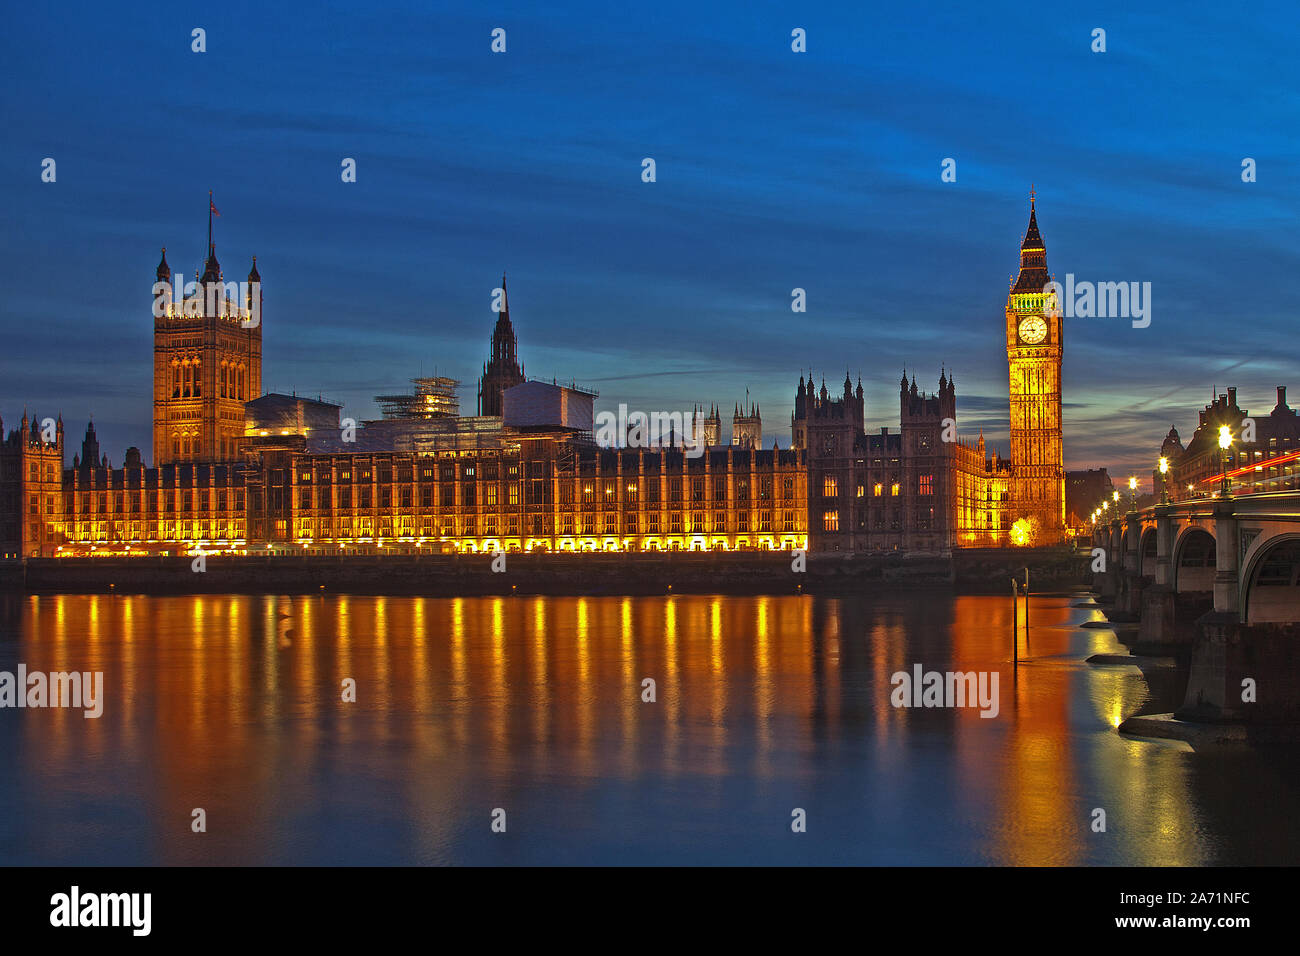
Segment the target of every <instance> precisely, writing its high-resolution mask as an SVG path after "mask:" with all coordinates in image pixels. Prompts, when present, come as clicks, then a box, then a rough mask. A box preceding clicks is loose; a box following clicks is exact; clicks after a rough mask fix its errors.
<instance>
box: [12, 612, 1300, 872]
mask: <svg viewBox="0 0 1300 956" xmlns="http://www.w3.org/2000/svg"><path fill="white" fill-rule="evenodd" d="M1069 604H1070V600H1069V599H1067V598H1042V599H1037V600H1036V602H1035V604H1034V607H1033V618H1032V619H1033V625H1034V627H1033V630H1032V631H1031V633H1030V634H1029V636H1028V637H1027V638H1026V639H1024V640H1023V642H1022V644H1021V647H1020V655H1021V663H1020V665H1019V666H1018V667H1014V666H1013V664H1012V649H1011V646H1010V639H1009V633H1010V615H1011V609H1010V606H1009V601H1008V600H1006V599H999V598H988V597H956V598H954V597H947V596H942V595H938V596H936V595H924V596H920V595H895V596H889V597H881V598H861V599H851V600H848V599H846V600H827V599H814V598H811V597H807V596H788V597H744V598H740V597H718V596H685V595H673V596H670V597H663V598H630V597H608V598H605V597H593V598H544V597H510V598H498V597H485V598H448V599H441V598H429V597H416V598H405V597H403V598H393V597H363V596H345V595H329V596H324V595H321V596H309V597H292V598H291V597H274V596H267V597H242V596H229V595H223V596H196V597H188V598H171V597H161V598H159V597H142V596H129V595H113V596H84V595H53V596H41V597H35V596H28V597H0V669H4V670H9V671H12V670H14V669H15V667H16V664H17V662H19V661H21V662H23V663H25V664H26V665H27V667H28V669H29V670H43V671H57V670H69V669H77V670H92V671H93V670H102V671H103V672H104V675H105V680H104V682H105V698H106V701H105V709H104V716H103V717H102V718H101V719H99V720H86V719H84V718H83V717H82V716H81V713H80V711H67V710H22V711H18V710H6V711H0V758H2V759H4V761H5V765H6V766H7V767H8V768H10V770H11V771H12V772H11V773H9V774H6V775H4V776H3V778H0V857H2V858H3V859H4V860H5V861H6V862H12V863H127V864H133V863H151V862H158V863H200V862H219V863H338V862H364V863H400V862H416V863H568V862H601V863H611V862H614V863H617V862H646V863H671V862H733V863H735V862H768V863H805V862H820V863H973V864H989V863H992V864H1022V865H1023V864H1029V865H1036V864H1079V863H1083V864H1098V863H1102V864H1106V863H1112V864H1113V863H1123V864H1159V865H1165V864H1175V865H1181V864H1202V863H1258V862H1275V863H1291V862H1294V861H1295V858H1296V855H1297V854H1296V850H1297V847H1298V846H1300V840H1298V837H1300V829H1298V824H1297V823H1296V822H1295V821H1294V820H1293V819H1292V815H1291V814H1289V812H1288V808H1289V807H1290V806H1293V805H1294V803H1295V799H1296V797H1297V795H1300V785H1297V775H1296V769H1295V763H1294V760H1292V759H1290V758H1287V759H1279V758H1277V756H1276V755H1272V754H1244V755H1230V756H1216V755H1213V754H1196V753H1192V752H1191V751H1190V750H1189V749H1188V748H1186V747H1185V746H1181V745H1170V744H1160V743H1152V742H1146V741H1134V740H1128V739H1124V738H1121V737H1119V736H1118V735H1117V734H1115V732H1114V727H1115V725H1116V724H1117V723H1118V721H1119V720H1121V719H1122V718H1123V717H1125V716H1127V715H1129V714H1132V713H1134V712H1137V711H1138V710H1139V709H1142V710H1146V711H1153V710H1155V711H1158V710H1168V709H1171V708H1172V706H1173V705H1174V704H1175V702H1176V699H1177V695H1178V693H1179V688H1178V681H1177V678H1176V675H1174V674H1173V673H1172V672H1168V671H1166V672H1156V673H1153V674H1151V675H1149V676H1147V677H1144V676H1143V675H1142V674H1141V673H1139V672H1138V671H1137V669H1136V668H1131V667H1127V668H1123V667H1122V668H1097V667H1093V666H1090V665H1087V664H1085V663H1083V659H1084V658H1085V657H1086V656H1087V655H1089V654H1091V653H1095V652H1098V651H1116V650H1118V649H1119V648H1118V645H1116V644H1115V643H1114V638H1113V635H1111V634H1110V633H1109V632H1106V631H1092V630H1090V631H1084V630H1080V629H1078V628H1077V626H1076V625H1077V624H1078V623H1080V622H1081V621H1083V620H1085V619H1087V618H1088V617H1089V616H1090V613H1091V612H1089V611H1086V610H1082V609H1072V608H1070V607H1069ZM918 663H919V664H921V665H923V667H924V668H925V669H926V670H939V671H947V670H961V671H996V672H997V674H998V680H999V689H1000V692H1001V693H1000V703H999V708H1000V709H999V714H998V716H997V717H996V718H995V719H986V718H982V717H980V715H979V710H978V708H970V709H947V708H934V709H924V708H920V709H908V708H895V707H893V706H892V705H891V704H890V700H889V697H890V690H891V689H892V688H891V682H890V679H891V676H892V675H893V674H894V673H895V672H897V671H905V670H910V668H911V667H912V666H913V665H914V664H918ZM646 678H651V679H653V680H654V681H655V697H656V699H655V701H654V702H653V703H647V702H645V701H643V699H642V694H643V685H642V682H643V680H645V679H646ZM347 679H352V680H354V681H355V682H356V701H355V702H354V703H351V702H346V701H345V700H344V699H343V686H344V681H345V680H347ZM1244 799H1249V800H1252V801H1254V802H1253V803H1252V804H1251V806H1252V810H1251V813H1250V814H1249V822H1248V824H1246V823H1243V821H1242V814H1241V812H1240V810H1241V806H1242V801H1243V800H1244ZM195 807H203V808H204V809H205V811H206V813H207V819H208V828H209V829H208V832H207V833H206V834H202V835H196V834H193V833H192V832H191V831H190V826H189V824H190V813H191V810H192V809H193V808H195ZM494 807H503V808H506V809H507V812H508V814H509V821H510V824H509V826H510V830H509V833H510V834H513V835H515V836H514V838H500V837H494V836H493V835H492V834H491V833H490V832H489V828H488V821H489V816H490V813H491V810H492V809H493V808H494ZM794 807H803V808H805V809H806V810H807V812H808V819H809V827H808V832H807V833H806V834H803V835H801V836H799V837H794V836H793V835H792V834H790V831H789V820H790V812H791V809H792V808H794ZM1094 808H1102V809H1104V810H1105V811H1106V815H1107V832H1106V833H1094V832H1093V831H1092V829H1091V826H1090V824H1091V822H1092V813H1093V810H1094ZM520 833H524V834H526V838H520V837H518V835H519V834H520Z"/></svg>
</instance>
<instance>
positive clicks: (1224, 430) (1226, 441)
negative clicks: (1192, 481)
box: [1219, 425, 1232, 498]
mask: <svg viewBox="0 0 1300 956" xmlns="http://www.w3.org/2000/svg"><path fill="white" fill-rule="evenodd" d="M1231 447H1232V432H1231V431H1230V430H1229V429H1228V426H1227V425H1220V426H1219V467H1220V469H1221V470H1222V472H1223V486H1222V488H1221V489H1220V493H1221V494H1222V495H1223V497H1224V498H1226V497H1228V495H1229V493H1230V486H1229V484H1228V449H1229V448H1231Z"/></svg>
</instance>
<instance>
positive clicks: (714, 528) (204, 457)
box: [0, 199, 1065, 558]
mask: <svg viewBox="0 0 1300 956" xmlns="http://www.w3.org/2000/svg"><path fill="white" fill-rule="evenodd" d="M195 276H196V281H195V282H194V283H192V285H193V287H194V290H193V296H192V297H190V296H189V288H190V286H189V285H186V286H185V290H186V294H185V297H183V299H182V300H181V301H177V302H171V301H170V300H168V301H166V302H164V303H163V304H162V307H161V308H160V307H157V305H156V306H155V309H154V356H153V359H154V361H153V448H152V454H151V458H152V460H151V461H146V459H145V457H144V455H143V454H142V453H141V452H140V451H139V450H138V449H136V448H130V449H127V451H126V453H125V456H124V459H123V461H122V463H121V464H120V465H114V464H113V463H112V462H110V460H109V458H108V456H107V454H104V453H102V452H101V450H100V447H99V443H98V439H97V437H96V435H95V430H94V426H93V424H91V425H89V426H87V428H86V431H85V435H84V437H83V439H82V442H81V447H80V450H79V451H77V452H76V453H75V454H74V455H73V456H72V460H71V462H70V463H69V462H68V461H67V459H66V457H65V453H66V450H67V449H65V436H64V425H63V421H62V418H61V417H58V416H55V417H53V418H50V417H44V418H42V417H40V416H39V415H37V416H31V417H29V416H28V414H27V413H26V412H24V414H23V417H22V420H21V422H20V424H19V426H18V428H16V429H13V430H11V431H10V432H9V434H8V435H7V436H5V437H4V439H3V441H2V442H0V557H6V558H17V557H24V558H26V557H60V556H82V555H140V554H173V555H180V554H192V553H234V554H244V553H263V554H265V553H271V554H277V553H283V554H288V553H296V554H301V553H309V554H313V553H319V554H338V553H344V554H346V553H386V552H391V551H401V552H406V551H415V550H417V549H428V550H431V551H454V552H483V551H489V552H495V551H497V550H502V551H513V550H519V551H536V550H543V551H674V550H782V549H802V548H807V549H809V550H811V551H814V552H835V551H839V552H847V553H853V552H859V553H861V552H880V551H909V552H940V553H941V552H945V551H950V550H951V549H954V548H970V547H997V546H1005V545H1008V544H1017V545H1023V544H1049V543H1054V542H1057V541H1060V540H1062V538H1063V537H1064V535H1065V502H1064V489H1065V474H1064V469H1063V458H1062V431H1061V359H1062V339H1061V331H1062V330H1061V320H1060V317H1059V315H1052V314H1050V313H1049V311H1048V310H1045V309H1044V287H1045V286H1046V284H1047V283H1048V281H1049V280H1050V273H1049V272H1048V269H1047V259H1046V248H1045V245H1044V243H1043V240H1042V237H1041V235H1040V234H1039V229H1038V222H1037V213H1036V211H1035V209H1034V207H1033V201H1032V199H1031V204H1030V215H1029V224H1028V227H1027V229H1026V231H1025V235H1024V239H1023V242H1022V244H1021V248H1020V271H1019V275H1018V277H1017V278H1016V279H1015V280H1014V281H1013V283H1012V285H1011V287H1010V289H1009V291H1008V294H1007V300H1006V306H1005V326H1004V334H1005V341H1006V350H1007V361H1008V372H1009V375H1008V383H1009V397H1010V426H1011V443H1010V451H1011V455H1010V458H1001V457H999V456H998V455H997V454H996V453H995V452H994V453H990V452H989V450H988V449H987V448H986V447H985V442H984V437H983V434H982V432H981V433H980V435H979V436H978V438H976V439H974V440H971V439H968V438H961V437H959V436H958V434H957V430H956V429H957V386H956V382H955V376H954V374H950V370H948V369H942V370H940V374H939V378H938V380H937V389H936V390H935V391H934V392H933V393H927V392H926V391H925V390H923V389H922V388H920V387H919V386H918V383H917V380H916V378H915V375H913V376H912V377H911V378H910V380H909V377H908V375H907V374H906V373H904V375H903V378H902V380H901V381H900V382H899V390H898V414H899V419H898V421H899V424H898V427H897V428H891V427H888V426H885V427H881V428H879V430H878V431H873V432H868V430H867V409H866V407H865V404H864V399H863V388H862V383H861V381H860V380H859V381H858V382H857V384H856V387H855V386H854V383H853V382H852V381H851V380H850V379H849V378H848V377H847V376H846V377H845V379H844V381H843V383H842V387H840V386H836V390H835V391H834V392H833V393H832V391H831V390H830V389H828V387H827V385H826V382H825V380H824V378H823V379H822V380H821V382H820V383H818V382H816V381H814V379H813V377H812V374H811V373H809V375H808V377H807V378H806V379H805V378H804V377H803V376H802V375H801V376H800V379H799V383H798V385H797V387H796V388H795V391H794V401H793V411H792V413H791V418H790V437H789V441H788V442H786V443H785V445H786V447H784V448H782V447H779V445H780V444H781V443H780V442H779V441H776V442H773V445H772V447H770V448H764V447H763V444H764V439H763V430H762V419H761V411H760V409H759V408H758V406H757V405H750V404H748V402H747V403H746V405H745V407H743V408H742V407H741V406H740V404H739V403H737V404H736V406H735V413H734V416H733V419H732V433H731V435H730V438H729V440H728V441H725V442H724V440H723V436H722V428H721V424H722V423H721V416H720V414H719V413H718V411H717V409H716V406H715V407H713V408H711V409H710V413H709V415H708V417H707V419H704V418H703V415H702V414H701V416H700V417H701V418H702V419H703V422H702V424H703V443H704V445H705V447H704V448H703V451H702V453H698V454H691V455H688V454H686V453H685V450H684V449H683V448H681V447H674V446H673V445H672V444H671V443H666V444H664V445H663V446H661V447H657V446H655V445H654V444H653V443H652V444H651V447H633V444H635V443H626V444H619V445H617V446H615V447H602V446H601V445H600V444H598V443H597V442H596V441H595V440H594V439H593V429H592V420H593V419H592V403H593V401H594V399H595V397H596V396H595V393H594V392H590V391H588V390H585V389H582V388H580V387H578V386H577V385H576V384H574V385H562V384H559V383H558V382H554V381H552V382H544V381H539V380H537V379H528V378H526V377H525V375H524V367H523V365H522V364H521V363H520V362H519V359H518V341H517V337H516V332H515V327H514V325H513V323H512V321H511V318H510V306H509V299H508V298H507V297H506V294H505V293H506V289H505V279H504V277H503V278H502V288H501V290H500V291H501V306H500V311H499V312H498V316H497V319H496V324H495V327H494V329H493V332H492V339H491V352H490V356H489V359H488V361H487V362H486V363H485V365H484V367H483V372H482V376H481V378H480V380H479V386H478V396H477V398H478V407H477V408H476V409H475V411H476V414H473V415H462V414H461V413H460V409H459V402H458V399H457V387H458V386H459V382H457V381H455V380H454V379H450V378H437V377H435V378H418V379H414V380H413V383H414V386H415V387H414V389H413V390H412V391H411V392H410V393H409V394H404V395H394V396H378V397H377V401H378V402H379V404H380V405H381V406H382V407H383V409H384V412H383V418H382V419H379V420H375V421H368V422H363V423H361V424H360V425H357V424H356V423H352V422H351V420H350V419H342V418H340V412H341V409H340V406H338V405H335V404H331V403H328V402H324V401H321V400H312V399H308V398H302V397H299V396H297V395H279V394H269V395H263V394H262V393H261V385H262V332H263V324H262V322H261V321H260V320H259V321H257V322H255V323H250V322H249V321H248V319H247V317H248V315H249V314H250V313H252V312H253V310H254V308H255V307H258V306H260V299H259V300H257V301H256V302H254V301H253V300H252V296H254V295H257V296H260V284H261V276H260V274H259V273H258V270H257V265H256V260H255V259H253V260H252V264H251V268H250V270H249V273H248V282H247V283H245V284H244V285H243V286H240V285H237V284H236V283H231V282H227V281H226V279H225V276H224V273H223V271H222V268H221V265H220V263H219V262H218V259H217V254H216V247H215V245H214V244H213V243H212V242H211V236H209V244H208V255H207V260H206V262H205V263H204V265H203V268H202V270H201V271H199V272H196V273H195ZM155 277H156V279H157V280H158V282H160V283H165V282H169V281H171V280H172V278H173V277H172V273H171V269H170V267H169V266H168V264H167V259H166V252H165V250H164V252H163V256H162V259H161V261H160V262H159V264H158V267H157V270H156V273H155ZM155 288H157V287H155ZM244 289H247V290H253V291H248V292H243V291H240V290H244ZM257 314H258V315H259V318H260V315H261V313H260V308H257ZM271 321H272V322H274V318H273V317H272V319H271ZM994 328H995V326H994V324H993V323H992V322H990V324H989V331H990V334H992V332H993V331H994ZM0 435H3V422H0Z"/></svg>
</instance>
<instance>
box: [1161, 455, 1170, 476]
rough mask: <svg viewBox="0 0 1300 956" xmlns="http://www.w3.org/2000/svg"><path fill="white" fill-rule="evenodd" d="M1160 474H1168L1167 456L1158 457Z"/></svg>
mask: <svg viewBox="0 0 1300 956" xmlns="http://www.w3.org/2000/svg"><path fill="white" fill-rule="evenodd" d="M1160 474H1162V475H1167V474H1169V459H1168V458H1161V459H1160Z"/></svg>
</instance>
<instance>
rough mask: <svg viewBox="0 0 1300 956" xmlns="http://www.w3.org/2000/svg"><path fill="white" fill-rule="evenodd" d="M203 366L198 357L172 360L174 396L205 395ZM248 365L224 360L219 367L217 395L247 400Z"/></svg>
mask: <svg viewBox="0 0 1300 956" xmlns="http://www.w3.org/2000/svg"><path fill="white" fill-rule="evenodd" d="M202 370H203V366H202V364H201V363H200V361H199V359H197V358H187V359H181V360H180V361H173V362H172V398H200V397H202V395H203V374H202ZM247 372H248V369H247V366H245V365H244V364H243V363H239V364H235V363H233V362H222V363H221V365H220V367H219V368H218V369H217V395H218V396H219V397H220V398H233V399H235V400H237V401H241V402H242V401H247V400H248V399H247V384H248V382H247Z"/></svg>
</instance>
